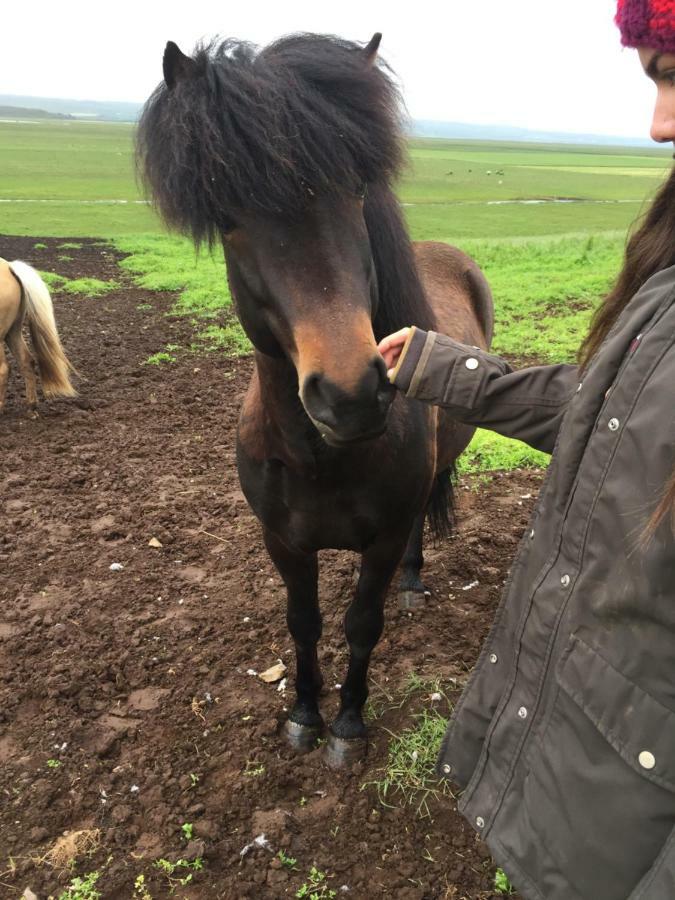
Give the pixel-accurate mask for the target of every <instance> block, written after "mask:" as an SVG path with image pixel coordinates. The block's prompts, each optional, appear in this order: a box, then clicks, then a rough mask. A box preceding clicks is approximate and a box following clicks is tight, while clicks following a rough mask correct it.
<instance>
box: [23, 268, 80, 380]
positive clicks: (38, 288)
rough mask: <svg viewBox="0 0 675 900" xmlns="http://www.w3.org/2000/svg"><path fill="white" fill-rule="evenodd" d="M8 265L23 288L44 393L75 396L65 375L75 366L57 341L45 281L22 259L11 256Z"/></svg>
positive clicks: (50, 299) (67, 376) (50, 300)
mask: <svg viewBox="0 0 675 900" xmlns="http://www.w3.org/2000/svg"><path fill="white" fill-rule="evenodd" d="M9 267H10V269H11V270H12V272H14V274H15V275H16V277H17V278H18V279H19V281H20V282H21V287H22V288H23V296H24V297H25V302H26V314H27V317H28V327H29V328H30V336H31V338H32V339H33V347H34V349H35V355H36V357H37V361H38V368H39V370H40V379H41V380H42V390H43V391H44V394H45V397H75V396H76V395H77V391H76V390H75V388H74V387H73V385H72V384H71V382H70V377H69V376H70V373H71V372H73V373H74V372H75V369H74V368H73V366H72V365H71V363H70V361H69V360H68V357H67V356H66V354H65V352H64V350H63V347H62V345H61V341H60V339H59V333H58V331H57V330H56V321H55V319H54V307H53V306H52V298H51V297H50V296H49V289H48V288H47V285H46V284H45V283H44V281H43V280H42V278H40V275H39V274H38V273H37V272H36V271H35V269H33V268H32V267H31V266H29V265H27V264H26V263H25V262H21V261H20V260H15V261H14V262H11V263H9Z"/></svg>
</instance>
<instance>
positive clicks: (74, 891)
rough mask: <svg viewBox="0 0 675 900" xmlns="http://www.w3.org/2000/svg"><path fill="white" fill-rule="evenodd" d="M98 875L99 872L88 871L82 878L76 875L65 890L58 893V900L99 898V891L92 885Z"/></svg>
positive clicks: (97, 899) (92, 899)
mask: <svg viewBox="0 0 675 900" xmlns="http://www.w3.org/2000/svg"><path fill="white" fill-rule="evenodd" d="M100 877H101V873H100V872H89V874H88V875H85V876H84V877H83V878H80V877H79V876H76V877H75V878H73V879H72V880H71V882H70V884H69V885H68V887H67V888H66V889H65V891H62V892H61V893H60V894H59V900H99V898H100V897H101V893H100V891H97V890H96V888H95V887H94V885H95V884H96V882H97V881H98V880H99V878H100Z"/></svg>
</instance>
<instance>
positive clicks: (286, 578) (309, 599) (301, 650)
mask: <svg viewBox="0 0 675 900" xmlns="http://www.w3.org/2000/svg"><path fill="white" fill-rule="evenodd" d="M263 533H264V539H265V546H266V547H267V552H268V553H269V555H270V557H271V559H272V562H273V563H274V565H275V566H276V567H277V569H278V571H279V574H280V575H281V577H282V579H283V582H284V584H285V585H286V592H287V598H288V605H287V612H286V621H287V623H288V630H289V632H290V634H291V637H292V638H293V641H294V643H295V653H296V676H295V690H296V695H297V699H296V701H295V705H294V706H293V709H292V710H291V711H290V713H289V716H288V720H287V722H286V726H285V731H286V737H287V739H288V742H289V743H290V744H291V746H292V747H293V749H294V750H296V751H298V752H300V753H307V752H308V751H309V750H312V749H314V747H315V746H316V743H317V741H318V739H319V737H321V735H322V733H323V729H324V723H323V719H322V718H321V713H320V712H319V694H320V692H321V688H322V687H323V678H322V676H321V671H320V669H319V659H318V656H317V644H318V642H319V638H320V637H321V613H320V612H319V596H318V576H319V568H318V562H317V555H316V553H298V552H297V551H293V550H290V549H289V548H288V547H287V546H286V545H285V544H283V543H282V542H281V541H280V540H279V538H278V537H277V536H276V535H275V534H273V533H272V532H271V531H269V530H267V529H264V532H263Z"/></svg>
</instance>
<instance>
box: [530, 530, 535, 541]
mask: <svg viewBox="0 0 675 900" xmlns="http://www.w3.org/2000/svg"><path fill="white" fill-rule="evenodd" d="M530 540H534V528H531V529H530Z"/></svg>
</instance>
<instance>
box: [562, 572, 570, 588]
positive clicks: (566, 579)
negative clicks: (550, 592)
mask: <svg viewBox="0 0 675 900" xmlns="http://www.w3.org/2000/svg"><path fill="white" fill-rule="evenodd" d="M560 584H562V586H563V587H569V584H570V576H569V575H563V577H562V578H561V579H560Z"/></svg>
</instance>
